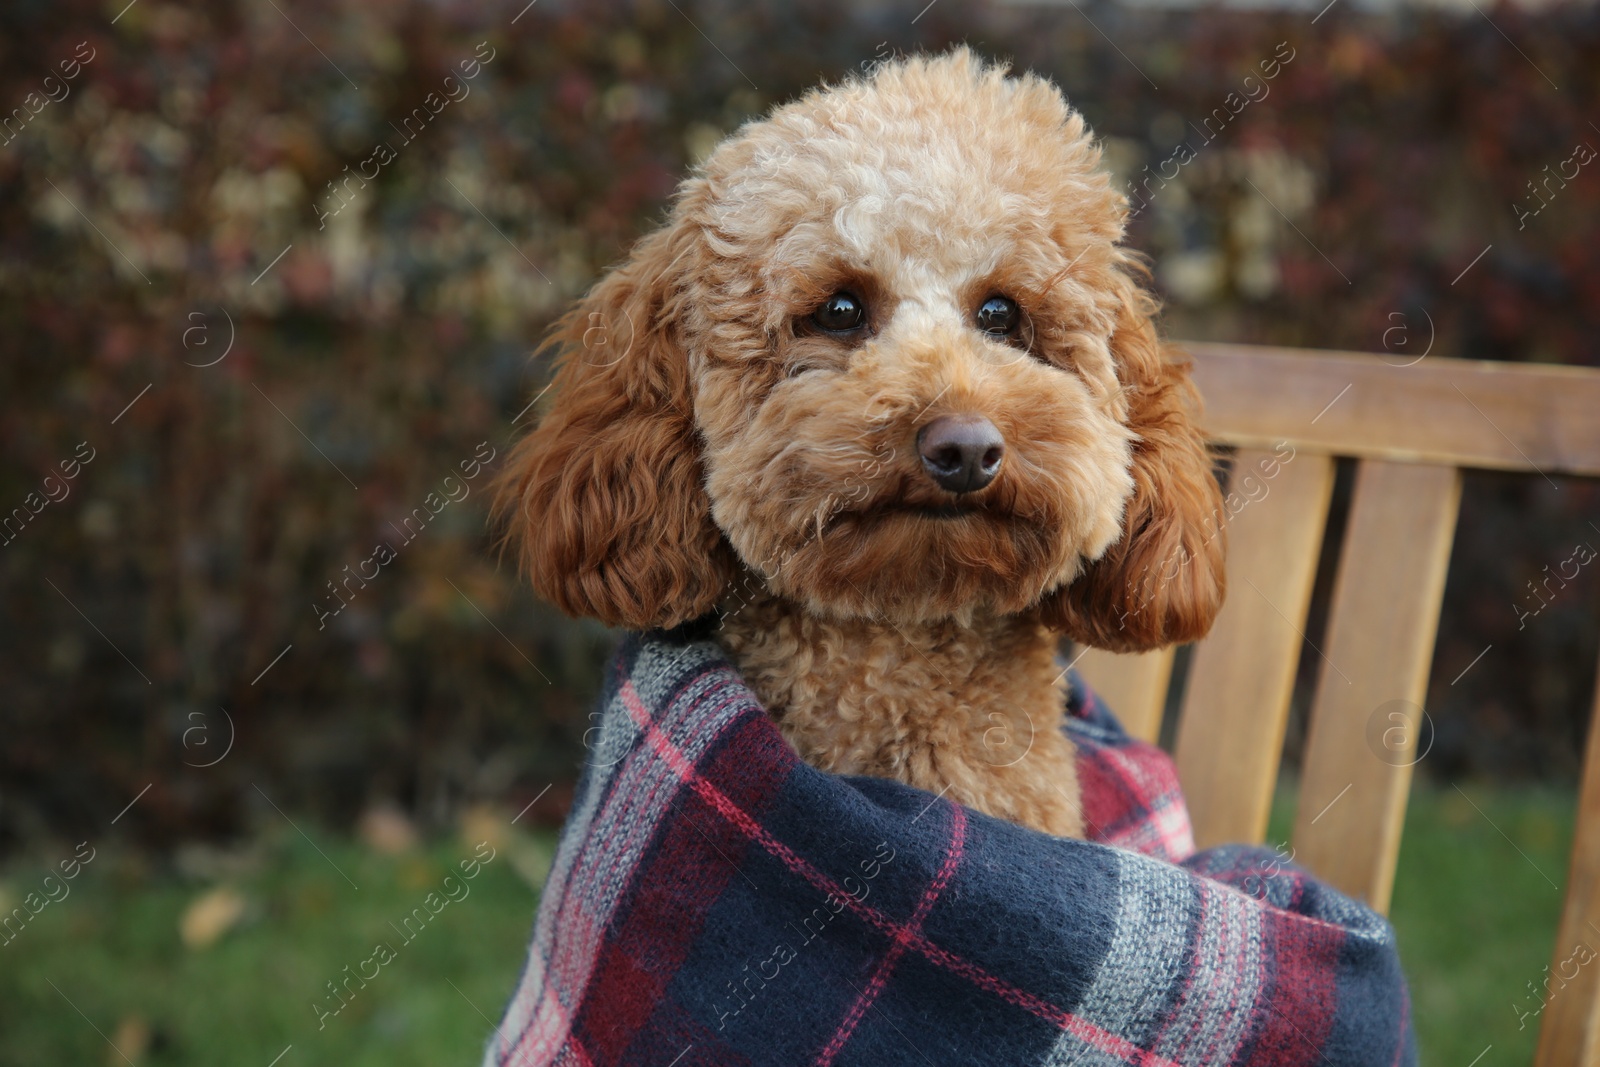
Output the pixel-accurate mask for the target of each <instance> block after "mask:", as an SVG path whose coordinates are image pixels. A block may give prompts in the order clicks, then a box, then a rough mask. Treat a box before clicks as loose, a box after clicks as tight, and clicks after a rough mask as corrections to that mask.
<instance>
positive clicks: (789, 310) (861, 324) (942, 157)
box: [498, 49, 1223, 836]
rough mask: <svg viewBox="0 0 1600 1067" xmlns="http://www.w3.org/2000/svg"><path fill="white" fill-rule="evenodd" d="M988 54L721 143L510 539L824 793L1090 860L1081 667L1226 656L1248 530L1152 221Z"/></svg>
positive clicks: (1037, 97)
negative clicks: (1178, 325)
mask: <svg viewBox="0 0 1600 1067" xmlns="http://www.w3.org/2000/svg"><path fill="white" fill-rule="evenodd" d="M1098 164H1099V150H1098V149H1097V148H1096V146H1095V145H1094V143H1093V141H1092V138H1091V136H1090V134H1089V133H1088V131H1087V130H1086V128H1085V124H1084V121H1083V119H1082V117H1081V116H1080V115H1078V114H1077V113H1076V112H1074V111H1072V110H1071V109H1070V108H1069V107H1068V106H1067V103H1066V101H1065V100H1064V99H1063V98H1062V96H1061V94H1060V93H1059V92H1058V91H1057V90H1056V89H1055V88H1054V87H1053V86H1052V85H1051V84H1050V83H1049V82H1048V81H1046V80H1044V79H1042V78H1039V77H1036V76H1033V75H1027V76H1022V77H1009V76H1008V75H1007V72H1006V70H1005V69H1004V68H1002V67H996V66H989V65H986V64H984V63H983V62H982V61H981V60H979V59H977V58H976V57H975V56H973V55H972V54H971V53H970V52H968V51H966V50H965V49H962V50H958V51H955V52H952V53H949V54H946V55H943V56H939V57H933V58H913V59H908V60H903V61H898V62H894V63H890V64H887V65H884V66H882V67H880V68H879V69H877V70H876V71H874V72H873V73H872V74H871V75H870V76H868V77H864V78H857V79H852V80H849V81H846V82H845V83H843V84H841V85H838V86H834V87H825V88H822V89H819V90H816V91H813V92H811V93H809V94H808V95H806V96H805V97H803V98H802V99H800V100H798V101H796V102H794V103H790V104H787V105H785V106H782V107H779V108H777V109H776V110H775V111H773V112H772V114H771V115H770V116H769V117H768V118H766V119H765V120H762V121H757V122H751V123H749V124H747V125H746V126H745V127H743V128H742V129H741V130H739V131H738V132H737V133H736V134H735V135H733V136H732V137H730V138H729V139H728V140H726V141H725V142H723V143H722V144H721V145H720V146H719V147H718V148H717V149H716V150H715V151H714V152H713V153H712V154H711V156H710V157H709V158H708V159H706V160H705V162H704V163H703V164H701V165H700V166H699V167H698V168H697V170H696V172H695V173H694V174H693V175H692V176H691V177H689V178H688V179H686V180H685V181H684V182H683V184H682V185H681V186H680V188H679V190H678V194H677V197H676V199H675V201H674V203H673V206H672V209H671V214H670V217H669V219H668V221H667V222H666V224H665V225H664V226H663V227H662V228H661V229H659V230H656V231H655V232H653V233H651V234H649V235H648V236H646V237H644V238H643V239H642V240H640V241H639V242H638V244H637V245H636V246H635V247H634V249H633V252H632V254H631V255H630V257H629V258H628V259H627V261H626V262H624V263H623V264H621V265H620V266H618V267H616V268H615V269H614V270H612V271H611V272H610V273H609V274H608V275H607V276H606V277H605V278H604V279H603V280H601V281H600V282H599V283H598V284H597V285H596V286H595V287H594V289H593V290H591V291H590V293H589V294H588V296H587V297H586V298H585V299H584V300H583V301H582V302H581V303H580V304H579V305H578V306H577V307H576V308H574V309H573V310H572V311H571V312H570V313H569V314H568V315H567V316H566V317H565V318H564V319H563V320H562V322H561V323H560V324H559V325H558V327H557V329H556V331H555V333H554V334H553V336H552V338H551V340H550V342H549V343H550V344H553V345H554V346H556V347H557V348H558V350H559V366H558V370H557V372H556V376H555V381H554V387H553V392H552V397H551V400H550V403H549V407H548V410H547V412H546V414H544V416H543V417H542V419H541V421H540V423H539V424H538V426H537V428H536V429H535V430H534V431H533V432H532V433H530V434H529V435H528V436H527V437H526V438H525V439H524V440H523V441H522V442H521V443H520V444H519V445H518V447H517V449H516V451H515V453H514V455H513V457H512V459H511V461H510V463H509V464H508V466H507V470H506V472H505V474H504V476H503V480H502V483H501V486H500V492H499V499H498V503H499V506H500V510H501V512H502V514H503V515H505V516H507V517H508V518H509V526H508V533H509V535H510V536H511V537H512V538H513V539H515V540H518V541H520V546H521V557H522V562H523V565H524V567H525V569H526V571H527V572H528V574H529V575H530V576H531V579H532V582H533V585H534V587H535V589H536V590H537V591H538V592H539V593H540V594H541V595H542V596H544V597H545V598H547V599H548V600H550V601H552V602H553V603H555V604H556V605H557V606H559V607H560V608H562V609H563V610H564V611H566V612H568V613H570V614H574V615H585V616H591V617H593V618H596V619H599V620H601V621H603V622H605V623H607V624H609V625H612V626H619V627H626V628H632V629H647V628H652V627H672V626H675V625H678V624H680V623H683V622H686V621H688V620H693V619H697V618H699V617H701V616H706V615H708V614H710V613H717V614H719V615H720V616H721V621H720V625H719V626H718V627H717V629H716V631H715V639H716V640H717V641H718V642H719V643H720V644H721V646H722V647H723V648H724V649H725V650H726V651H727V652H728V653H729V655H730V657H731V659H732V660H733V662H734V663H735V664H736V665H737V666H738V667H739V669H740V670H741V672H742V673H743V675H744V677H745V680H746V681H747V683H748V684H749V685H750V686H751V688H752V689H753V690H754V691H755V692H756V694H757V695H758V696H759V697H760V698H761V700H762V701H763V703H764V704H765V706H766V707H767V708H768V709H769V710H770V712H771V714H772V716H773V718H774V719H775V720H776V722H777V723H778V725H779V727H780V728H781V730H782V732H783V734H784V736H786V737H787V738H788V739H789V741H790V742H791V743H792V744H793V745H794V746H795V748H796V750H797V751H798V752H799V753H800V755H801V756H802V757H803V758H804V759H805V760H807V761H808V762H809V763H811V764H813V765H814V766H817V767H820V768H822V769H825V770H828V771H834V772H838V773H845V774H868V775H878V776H882V777H886V778H892V779H897V780H899V781H902V782H906V783H908V784H911V785H914V786H918V787H921V788H923V789H927V790H930V791H933V792H936V793H940V794H943V795H945V796H948V797H950V798H952V799H954V800H957V801H960V802H961V803H963V804H967V805H970V806H971V807H974V808H976V809H978V810H980V811H984V812H987V813H989V814H991V815H995V816H999V817H1001V818H1005V819H1010V820H1012V821H1014V822H1017V823H1020V824H1023V825H1027V826H1032V827H1036V828H1038V829H1041V830H1044V831H1047V832H1050V833H1054V834H1060V835H1067V836H1081V834H1082V832H1083V821H1082V816H1081V812H1080V809H1079V805H1078V787H1077V779H1076V776H1075V773H1074V767H1073V749H1072V744H1071V742H1070V741H1069V740H1068V739H1067V738H1066V737H1065V735H1064V734H1063V733H1062V732H1061V730H1060V728H1059V727H1060V722H1061V716H1062V698H1063V693H1062V689H1063V686H1064V674H1065V672H1064V671H1063V670H1062V669H1061V666H1060V665H1059V664H1058V662H1057V655H1056V654H1057V643H1058V636H1059V635H1062V634H1065V635H1068V636H1070V637H1071V638H1073V639H1075V640H1077V641H1080V642H1085V643H1088V644H1091V645H1095V646H1098V647H1102V648H1107V649H1114V650H1119V651H1133V650H1139V649H1149V648H1155V647H1159V646H1162V645H1166V644H1171V643H1175V642H1180V641H1188V640H1193V639H1195V638H1197V637H1199V636H1201V635H1202V634H1203V633H1204V632H1205V631H1206V630H1207V628H1208V627H1209V626H1210V624H1211V621H1212V619H1213V618H1214V616H1215V615H1216V612H1217V610H1218V608H1219V606H1220V604H1221V601H1222V595H1223V571H1222V541H1221V538H1219V537H1218V536H1217V533H1218V530H1217V527H1216V525H1215V524H1216V522H1217V521H1218V520H1217V516H1218V515H1219V514H1220V511H1221V508H1220V505H1221V501H1220V496H1219V492H1218V488H1217V483H1216V480H1215V478H1214V476H1213V473H1212V466H1211V460H1210V457H1209V456H1208V454H1207V451H1206V448H1205V444H1204V442H1203V440H1202V438H1201V436H1200V434H1199V431H1198V429H1197V426H1196V421H1195V415H1196V406H1197V400H1196V396H1195V393H1194V390H1193V387H1192V386H1191V384H1190V382H1189V377H1188V370H1187V365H1186V364H1185V363H1184V362H1183V361H1182V360H1181V359H1180V358H1178V357H1177V356H1176V355H1175V354H1174V353H1172V352H1171V351H1169V350H1167V349H1165V348H1164V347H1163V346H1162V344H1161V343H1160V341H1159V339H1158V337H1157V333H1156V329H1155V326H1154V324H1153V322H1152V318H1151V316H1152V314H1153V312H1154V310H1155V304H1154V301H1153V299H1152V298H1151V297H1150V296H1149V295H1148V294H1147V293H1146V292H1145V290H1144V289H1143V288H1142V287H1141V285H1140V281H1141V277H1142V274H1141V268H1140V262H1139V260H1138V258H1137V257H1136V256H1135V255H1134V254H1133V253H1131V252H1129V251H1127V250H1125V249H1124V248H1122V247H1120V245H1119V243H1118V242H1119V241H1120V239H1121V237H1122V234H1123V227H1124V221H1125V217H1126V210H1127V209H1126V202H1125V200H1124V198H1123V197H1122V196H1121V195H1120V194H1118V193H1116V192H1115V191H1114V190H1113V189H1112V186H1111V183H1110V180H1109V178H1108V177H1107V176H1106V174H1105V173H1104V172H1102V171H1101V170H1100V169H1099V168H1098Z"/></svg>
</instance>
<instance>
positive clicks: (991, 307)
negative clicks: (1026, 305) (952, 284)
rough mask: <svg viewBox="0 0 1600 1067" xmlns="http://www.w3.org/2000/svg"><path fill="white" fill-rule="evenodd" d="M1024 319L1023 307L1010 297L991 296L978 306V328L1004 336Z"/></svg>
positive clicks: (997, 335)
mask: <svg viewBox="0 0 1600 1067" xmlns="http://www.w3.org/2000/svg"><path fill="white" fill-rule="evenodd" d="M1021 321H1022V309H1021V308H1019V307H1017V302H1016V301H1015V300H1012V299H1011V298H1010V297H1005V296H991V297H990V298H989V299H987V300H985V301H984V302H983V303H982V304H980V305H979V306H978V329H980V330H982V331H983V332H984V333H987V334H993V335H994V336H996V337H1003V336H1005V335H1006V334H1008V333H1010V332H1011V331H1012V330H1015V329H1016V328H1017V324H1018V323H1019V322H1021Z"/></svg>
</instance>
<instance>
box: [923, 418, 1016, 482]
mask: <svg viewBox="0 0 1600 1067" xmlns="http://www.w3.org/2000/svg"><path fill="white" fill-rule="evenodd" d="M917 452H918V453H919V454H920V455H921V456H922V467H923V469H924V470H926V471H927V472H928V474H929V475H931V476H932V478H933V480H934V481H936V482H938V483H939V485H940V486H941V487H942V488H944V489H948V490H949V491H950V492H952V493H975V492H977V491H978V490H979V489H982V488H983V487H984V486H986V485H988V484H989V483H990V482H992V481H994V476H995V475H996V474H998V473H1000V464H1001V463H1002V462H1003V461H1004V460H1005V457H1006V442H1005V438H1003V437H1001V436H1000V431H999V430H997V429H995V425H994V423H992V422H990V421H989V420H988V419H986V418H984V417H983V416H982V415H940V416H939V417H938V418H937V419H934V420H933V421H932V422H930V423H928V425H926V426H924V427H923V428H922V429H920V430H918V431H917Z"/></svg>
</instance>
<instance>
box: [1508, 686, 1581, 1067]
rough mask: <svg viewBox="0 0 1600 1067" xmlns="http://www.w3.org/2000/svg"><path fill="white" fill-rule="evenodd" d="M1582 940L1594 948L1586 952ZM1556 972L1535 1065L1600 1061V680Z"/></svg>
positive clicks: (1552, 971)
mask: <svg viewBox="0 0 1600 1067" xmlns="http://www.w3.org/2000/svg"><path fill="white" fill-rule="evenodd" d="M1579 946H1583V947H1584V948H1586V949H1587V950H1588V951H1587V952H1586V953H1585V952H1580V951H1579ZM1574 971H1576V973H1575V974H1574ZM1550 974H1551V977H1552V979H1554V980H1553V981H1552V983H1551V987H1550V988H1551V991H1552V992H1551V995H1550V999H1549V1001H1548V1003H1547V1004H1546V1006H1545V1009H1544V1012H1543V1018H1542V1025H1541V1026H1540V1028H1539V1051H1538V1054H1537V1055H1536V1056H1535V1057H1534V1067H1567V1065H1568V1064H1573V1063H1578V1064H1585V1065H1591V1067H1592V1065H1594V1064H1600V685H1597V686H1596V690H1595V707H1594V712H1593V713H1592V714H1591V715H1590V716H1589V746H1588V753H1587V755H1586V756H1585V757H1584V761H1583V785H1582V787H1581V788H1580V790H1579V793H1578V822H1577V830H1576V831H1575V832H1574V833H1573V835H1572V864H1571V867H1570V868H1569V869H1568V872H1567V899H1566V903H1565V904H1564V905H1563V907H1562V909H1561V928H1560V930H1559V931H1558V932H1557V934H1556V945H1555V951H1554V953H1553V955H1552V958H1551V961H1550ZM1519 992H1520V991H1519Z"/></svg>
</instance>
